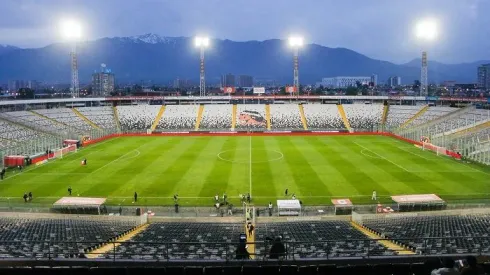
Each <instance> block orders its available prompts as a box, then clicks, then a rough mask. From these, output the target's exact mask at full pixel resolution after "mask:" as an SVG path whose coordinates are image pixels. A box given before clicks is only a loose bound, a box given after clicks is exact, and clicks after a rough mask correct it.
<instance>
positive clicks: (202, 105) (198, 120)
mask: <svg viewBox="0 0 490 275" xmlns="http://www.w3.org/2000/svg"><path fill="white" fill-rule="evenodd" d="M203 113H204V104H201V105H199V110H197V118H196V125H195V126H194V131H198V130H199V126H200V125H201V120H202V114H203Z"/></svg>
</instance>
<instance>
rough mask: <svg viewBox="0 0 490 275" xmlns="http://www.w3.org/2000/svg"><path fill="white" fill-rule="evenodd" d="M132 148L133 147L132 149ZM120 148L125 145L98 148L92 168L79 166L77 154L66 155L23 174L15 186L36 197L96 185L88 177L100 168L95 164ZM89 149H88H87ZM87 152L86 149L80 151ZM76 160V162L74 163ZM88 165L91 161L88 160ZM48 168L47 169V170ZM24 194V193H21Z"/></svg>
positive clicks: (117, 143) (108, 145)
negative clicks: (71, 186) (19, 185)
mask: <svg viewBox="0 0 490 275" xmlns="http://www.w3.org/2000/svg"><path fill="white" fill-rule="evenodd" d="M133 146H134V147H133ZM133 146H131V147H130V148H131V149H133V148H136V147H137V146H138V145H137V144H135V145H133ZM121 147H127V143H126V144H124V143H120V142H114V143H106V144H104V145H102V146H100V147H99V148H98V149H100V151H97V152H95V153H94V154H93V155H92V156H93V161H92V163H95V164H93V167H92V168H90V166H81V165H80V163H79V161H80V160H81V159H82V157H81V156H80V155H79V154H78V153H73V154H70V155H67V157H66V158H63V159H58V160H56V161H53V162H52V163H48V164H45V166H43V167H41V168H39V169H36V174H30V173H29V171H26V172H23V173H24V174H22V175H19V176H18V178H19V179H20V181H19V182H16V181H14V182H15V184H16V185H18V184H21V185H22V188H23V189H24V190H26V191H32V192H33V194H35V195H36V196H53V197H55V196H64V195H67V191H66V190H67V188H68V186H69V185H71V184H76V183H78V182H82V183H83V184H89V185H92V184H94V183H95V184H97V183H98V182H94V181H92V180H91V179H90V178H89V177H90V176H91V174H90V172H91V171H93V170H95V169H97V167H100V166H99V165H97V164H96V163H100V161H98V160H99V158H107V157H106V155H107V153H104V152H105V151H108V152H111V151H112V150H117V149H119V148H121ZM89 149H90V147H89ZM82 150H87V149H82ZM110 155H111V158H110V159H108V161H109V162H110V161H112V160H115V159H117V158H118V157H119V155H116V156H114V155H113V154H110ZM74 160H76V161H74ZM88 163H89V164H90V163H91V161H90V159H88ZM67 164H69V166H67ZM48 167H49V169H47V168H48ZM42 171H59V172H62V173H65V172H66V174H64V175H63V174H62V175H56V174H54V175H49V174H48V175H41V174H39V173H42ZM72 172H73V173H78V174H70V173H72ZM48 173H49V172H48ZM11 187H12V188H14V189H18V187H17V186H11ZM23 192H25V191H23ZM5 193H6V194H8V193H10V190H5Z"/></svg>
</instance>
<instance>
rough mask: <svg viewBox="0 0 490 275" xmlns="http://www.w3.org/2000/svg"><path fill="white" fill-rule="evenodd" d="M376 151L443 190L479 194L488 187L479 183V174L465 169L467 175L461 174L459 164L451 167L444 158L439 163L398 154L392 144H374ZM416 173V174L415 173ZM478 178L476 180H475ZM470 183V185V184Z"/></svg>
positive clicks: (397, 149)
mask: <svg viewBox="0 0 490 275" xmlns="http://www.w3.org/2000/svg"><path fill="white" fill-rule="evenodd" d="M374 146H375V147H376V148H377V150H379V151H381V152H383V154H386V155H387V156H388V157H391V156H396V157H397V158H398V159H399V160H401V159H402V160H403V161H402V162H403V163H404V164H410V165H409V167H410V169H414V173H416V174H418V175H419V176H420V177H421V178H423V179H424V180H426V181H430V182H432V184H434V185H437V186H439V188H441V189H444V190H446V191H447V190H454V191H455V192H459V191H457V190H463V192H466V193H476V192H481V191H482V188H485V186H488V184H483V183H482V182H481V181H479V180H480V179H481V178H480V175H478V174H481V173H478V172H475V171H471V172H469V169H468V168H466V171H467V172H469V173H465V172H461V168H460V167H459V166H462V165H461V164H460V163H456V162H453V163H451V166H450V167H448V165H447V164H446V163H445V159H444V158H445V157H443V156H441V157H440V159H441V161H440V162H438V161H429V160H426V159H424V158H421V157H418V156H416V155H413V154H399V153H400V152H399V148H397V147H396V146H395V145H393V144H384V145H382V146H381V145H380V144H374ZM415 171H416V172H415ZM476 178H478V180H477V179H476ZM470 183H471V184H470Z"/></svg>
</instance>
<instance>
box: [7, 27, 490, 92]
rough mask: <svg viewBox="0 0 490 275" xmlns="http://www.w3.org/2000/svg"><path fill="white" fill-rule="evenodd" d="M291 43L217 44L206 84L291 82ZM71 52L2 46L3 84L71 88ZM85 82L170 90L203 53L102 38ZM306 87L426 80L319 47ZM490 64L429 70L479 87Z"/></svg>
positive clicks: (306, 70)
mask: <svg viewBox="0 0 490 275" xmlns="http://www.w3.org/2000/svg"><path fill="white" fill-rule="evenodd" d="M285 45H286V43H285V41H282V40H279V39H271V40H265V41H247V42H236V41H230V40H218V39H213V40H212V41H211V47H210V48H209V49H206V52H205V59H206V63H205V65H206V79H207V82H208V83H217V82H218V81H219V77H220V75H222V74H226V73H233V74H246V75H252V76H254V77H256V78H260V79H274V80H276V81H278V82H279V83H282V84H287V83H291V82H292V77H293V76H292V75H293V73H292V61H293V60H292V59H293V57H292V51H291V49H289V48H288V47H287V46H285ZM69 52H70V45H68V44H63V43H56V44H51V45H49V46H46V47H43V48H35V49H21V48H17V47H14V46H8V45H0V82H7V81H8V80H13V79H24V80H38V81H47V82H60V83H69V81H70V59H69ZM78 56H79V59H78V60H79V71H80V82H82V83H88V82H89V81H90V79H91V74H92V73H93V72H94V71H96V70H99V68H100V64H101V63H104V64H107V67H108V68H111V70H112V72H114V73H115V74H116V81H117V82H119V83H125V82H138V81H141V80H145V81H147V80H152V81H153V82H154V83H165V84H166V83H168V82H169V81H171V80H173V79H175V78H182V79H191V80H195V81H196V82H197V80H198V77H199V50H198V49H196V48H195V47H194V45H193V41H192V38H189V37H163V36H159V35H156V34H145V35H140V36H133V37H112V38H102V39H98V40H94V41H85V42H83V43H79V45H78ZM299 63H300V82H301V83H315V82H317V81H320V80H321V78H322V77H331V76H370V75H372V74H377V75H378V80H379V81H381V82H383V81H386V79H387V78H388V77H390V76H400V77H401V78H402V82H403V83H405V84H408V83H412V82H413V81H414V80H416V79H419V78H420V59H414V60H412V61H410V62H409V63H406V64H394V63H391V62H388V61H382V60H376V59H372V58H369V57H367V56H365V55H363V54H360V53H357V52H355V51H352V50H349V49H345V48H329V47H325V46H321V45H317V44H309V45H305V47H304V48H302V49H301V50H300V57H299ZM483 63H490V61H476V62H472V63H463V64H443V63H439V62H435V61H431V62H429V79H430V82H431V83H432V82H435V83H440V82H442V81H444V80H455V81H458V82H460V83H473V82H475V81H476V77H477V74H476V71H477V66H478V65H480V64H483Z"/></svg>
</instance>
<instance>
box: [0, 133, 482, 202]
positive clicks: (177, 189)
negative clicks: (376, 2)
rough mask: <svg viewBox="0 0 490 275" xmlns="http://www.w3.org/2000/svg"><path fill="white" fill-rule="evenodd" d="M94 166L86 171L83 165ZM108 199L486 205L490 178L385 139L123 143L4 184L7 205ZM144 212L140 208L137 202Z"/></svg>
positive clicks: (0, 186)
mask: <svg viewBox="0 0 490 275" xmlns="http://www.w3.org/2000/svg"><path fill="white" fill-rule="evenodd" d="M84 158H86V159H87V166H82V165H81V163H80V162H81V160H82V159H84ZM68 186H71V187H72V189H73V196H78V195H79V196H83V197H106V198H108V204H111V205H119V204H121V205H173V199H172V197H173V195H174V194H178V195H179V198H180V199H179V204H180V205H181V206H212V205H213V201H214V199H213V197H214V195H215V194H217V193H218V194H219V195H220V196H221V195H222V194H223V192H226V194H227V195H228V197H229V200H230V201H231V202H232V203H233V204H235V205H239V199H238V195H239V194H245V193H249V192H250V193H251V194H252V199H253V200H252V202H253V203H255V204H256V205H267V204H268V203H269V201H272V202H273V203H274V204H275V200H276V199H284V198H286V196H285V195H284V191H285V189H286V188H287V189H289V196H288V197H287V198H290V196H291V195H292V194H293V193H294V194H296V196H297V198H298V199H300V200H301V201H303V203H304V204H305V205H325V204H327V205H328V204H331V203H330V200H331V199H332V198H350V199H351V200H352V201H353V203H354V204H360V203H373V202H372V201H371V194H372V191H373V190H376V191H377V193H378V197H379V199H380V201H381V202H385V203H388V202H390V201H391V200H390V197H389V196H390V195H406V194H426V193H435V194H437V195H439V196H440V197H442V198H443V199H445V200H447V201H462V200H464V201H466V200H482V199H486V198H488V196H489V194H490V169H489V168H488V167H483V166H479V165H474V164H467V163H462V162H461V161H456V160H453V159H450V158H448V157H443V156H437V155H436V154H434V153H432V152H427V151H422V150H421V149H419V148H417V147H415V146H414V145H411V144H408V143H405V142H403V141H399V140H397V139H394V138H391V137H384V136H230V137H219V136H216V137H204V136H203V137H190V136H188V137H185V136H173V137H155V136H154V137H119V138H113V139H109V140H106V141H103V142H101V143H98V144H95V145H92V146H89V147H87V148H82V149H81V150H79V151H78V152H76V153H71V154H68V155H66V156H64V157H63V158H62V159H58V160H54V161H50V162H49V163H47V164H43V165H39V166H34V165H33V166H31V167H29V168H28V169H26V170H25V171H22V172H20V173H19V172H18V171H10V172H8V174H7V177H6V179H4V180H3V181H0V203H2V204H4V203H9V204H13V203H15V204H23V203H24V202H23V199H22V195H23V194H24V192H29V191H32V193H33V195H34V200H33V202H32V204H36V203H37V204H46V205H48V204H51V203H53V202H55V201H56V200H58V199H59V198H60V197H63V196H67V195H68V192H67V189H68ZM135 191H136V192H138V196H139V197H138V202H137V203H136V204H133V194H134V192H135Z"/></svg>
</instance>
